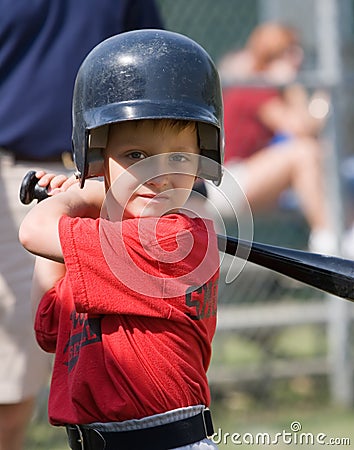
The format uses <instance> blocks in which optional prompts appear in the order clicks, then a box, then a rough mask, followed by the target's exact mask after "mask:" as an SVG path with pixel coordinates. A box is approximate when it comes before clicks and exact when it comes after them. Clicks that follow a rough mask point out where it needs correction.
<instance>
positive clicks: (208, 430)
mask: <svg viewBox="0 0 354 450" xmlns="http://www.w3.org/2000/svg"><path fill="white" fill-rule="evenodd" d="M202 417H203V425H204V431H205V436H206V437H208V438H209V437H211V436H213V434H214V426H213V420H212V418H211V412H210V409H209V408H204V409H203V411H202Z"/></svg>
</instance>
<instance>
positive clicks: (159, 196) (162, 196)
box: [139, 193, 169, 201]
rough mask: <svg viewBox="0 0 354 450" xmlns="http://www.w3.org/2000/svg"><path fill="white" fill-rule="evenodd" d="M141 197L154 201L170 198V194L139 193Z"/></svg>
mask: <svg viewBox="0 0 354 450" xmlns="http://www.w3.org/2000/svg"><path fill="white" fill-rule="evenodd" d="M139 197H141V198H144V199H147V200H153V201H164V200H168V199H169V196H168V195H167V194H164V193H158V194H155V193H146V194H139Z"/></svg>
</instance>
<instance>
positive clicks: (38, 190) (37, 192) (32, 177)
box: [20, 170, 48, 205]
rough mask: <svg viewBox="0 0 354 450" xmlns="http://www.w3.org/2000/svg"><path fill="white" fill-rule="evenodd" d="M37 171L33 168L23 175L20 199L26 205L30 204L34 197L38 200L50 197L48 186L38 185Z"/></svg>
mask: <svg viewBox="0 0 354 450" xmlns="http://www.w3.org/2000/svg"><path fill="white" fill-rule="evenodd" d="M37 183H38V178H37V177H36V172H35V171H34V170H31V171H29V172H27V174H26V175H25V176H24V177H23V180H22V183H21V187H20V200H21V202H22V203H23V204H24V205H29V204H30V203H31V202H32V201H33V200H34V199H36V200H38V202H40V201H42V200H44V199H45V198H47V197H48V191H47V188H46V187H43V186H38V184H37Z"/></svg>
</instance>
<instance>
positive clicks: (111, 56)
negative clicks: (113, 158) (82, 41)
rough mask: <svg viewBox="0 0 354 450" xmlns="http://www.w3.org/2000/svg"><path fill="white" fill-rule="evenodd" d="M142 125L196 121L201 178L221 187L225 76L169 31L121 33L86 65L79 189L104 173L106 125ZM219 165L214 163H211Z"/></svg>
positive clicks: (78, 97)
mask: <svg viewBox="0 0 354 450" xmlns="http://www.w3.org/2000/svg"><path fill="white" fill-rule="evenodd" d="M138 119H176V120H186V121H195V122H196V123H197V129H198V138H199V145H200V149H201V154H202V155H203V156H206V157H207V158H201V164H200V170H199V173H198V175H199V176H200V177H202V178H206V179H210V180H213V181H214V183H215V184H219V183H220V181H221V176H222V169H221V165H222V163H223V154H224V145H223V108H222V96H221V87H220V81H219V76H218V73H217V70H216V68H215V65H214V63H213V61H212V60H211V58H210V56H209V55H208V53H207V52H206V51H205V50H204V49H203V48H202V47H201V46H200V45H198V44H197V43H196V42H194V41H193V40H192V39H190V38H188V37H186V36H183V35H181V34H178V33H174V32H170V31H165V30H151V29H149V30H137V31H130V32H127V33H122V34H118V35H116V36H113V37H111V38H108V39H106V40H105V41H103V42H102V43H100V44H99V45H97V46H96V47H95V48H94V49H93V50H92V51H91V52H90V53H89V54H88V56H87V57H86V59H85V60H84V61H83V63H82V65H81V67H80V69H79V71H78V74H77V77H76V82H75V88H74V95H73V134H72V142H73V151H74V159H75V163H76V167H77V170H78V177H79V179H80V181H81V187H83V185H84V181H85V179H86V178H87V177H92V176H97V175H102V149H104V148H105V147H106V144H107V135H108V125H109V124H113V123H117V122H123V121H127V120H138ZM210 160H212V162H216V163H218V164H215V163H213V164H208V161H210Z"/></svg>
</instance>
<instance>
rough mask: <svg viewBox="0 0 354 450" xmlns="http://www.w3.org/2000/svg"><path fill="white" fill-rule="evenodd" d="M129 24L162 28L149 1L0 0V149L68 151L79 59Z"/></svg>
mask: <svg viewBox="0 0 354 450" xmlns="http://www.w3.org/2000/svg"><path fill="white" fill-rule="evenodd" d="M137 28H162V23H161V20H160V15H159V13H158V10H157V7H156V5H155V3H154V2H153V0H30V1H29V0H0V147H4V148H6V149H8V150H10V151H12V152H13V153H14V154H15V155H17V156H18V157H24V159H26V157H27V158H30V159H38V160H45V159H48V158H52V157H55V156H57V155H59V154H60V153H62V152H63V151H71V125H72V123H71V100H72V92H73V86H74V80H75V76H76V73H77V70H78V68H79V66H80V64H81V62H82V61H83V59H84V58H85V56H86V55H87V54H88V53H89V51H90V50H91V49H92V48H93V47H94V46H95V45H97V44H98V43H99V42H101V41H102V40H104V39H106V38H108V37H109V36H112V35H114V34H117V33H119V32H123V31H128V30H132V29H137Z"/></svg>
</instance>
